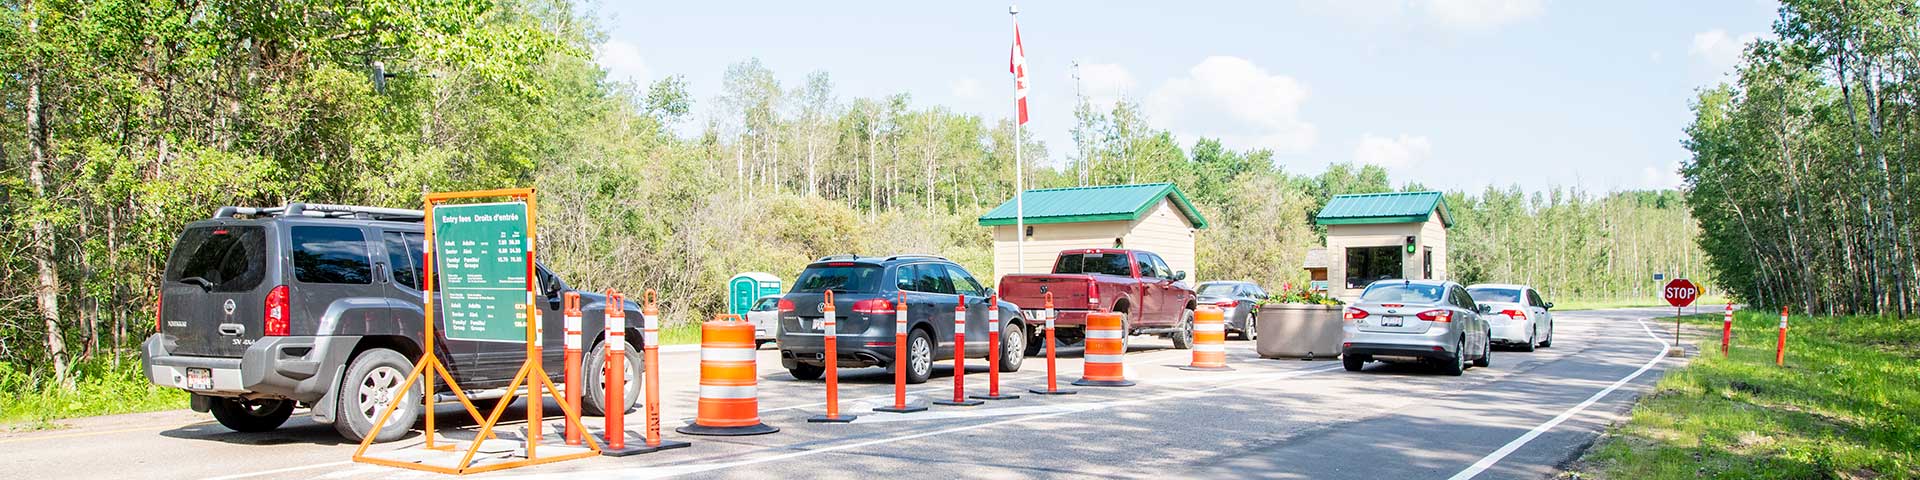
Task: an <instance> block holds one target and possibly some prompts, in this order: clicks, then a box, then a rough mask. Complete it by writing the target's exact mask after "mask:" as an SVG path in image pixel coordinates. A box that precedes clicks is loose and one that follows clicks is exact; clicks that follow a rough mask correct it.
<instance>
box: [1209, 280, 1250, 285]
mask: <svg viewBox="0 0 1920 480" xmlns="http://www.w3.org/2000/svg"><path fill="white" fill-rule="evenodd" d="M1216 283H1219V284H1227V283H1230V284H1234V285H1253V282H1249V281H1246V280H1212V281H1206V282H1200V284H1201V285H1213V284H1216Z"/></svg>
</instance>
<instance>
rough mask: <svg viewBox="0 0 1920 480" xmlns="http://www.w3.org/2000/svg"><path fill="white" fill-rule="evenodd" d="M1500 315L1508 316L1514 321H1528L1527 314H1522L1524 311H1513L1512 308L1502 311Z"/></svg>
mask: <svg viewBox="0 0 1920 480" xmlns="http://www.w3.org/2000/svg"><path fill="white" fill-rule="evenodd" d="M1500 314H1501V315H1506V316H1507V318H1511V319H1514V320H1526V319H1527V312H1522V311H1519V310H1514V309H1511V308H1509V309H1506V310H1501V311H1500Z"/></svg>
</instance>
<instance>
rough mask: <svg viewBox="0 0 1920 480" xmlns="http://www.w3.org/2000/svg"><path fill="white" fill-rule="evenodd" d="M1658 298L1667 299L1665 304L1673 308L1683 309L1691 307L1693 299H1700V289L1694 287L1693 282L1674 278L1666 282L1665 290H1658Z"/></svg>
mask: <svg viewBox="0 0 1920 480" xmlns="http://www.w3.org/2000/svg"><path fill="white" fill-rule="evenodd" d="M1660 296H1661V298H1665V299H1667V304H1668V305H1673V306H1674V308H1680V307H1685V306H1687V305H1692V304H1693V301H1694V299H1697V298H1699V297H1700V287H1696V286H1694V285H1693V282H1690V281H1687V279H1684V278H1676V279H1673V281H1671V282H1667V286H1666V288H1662V289H1661V290H1660Z"/></svg>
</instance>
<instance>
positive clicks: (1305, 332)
mask: <svg viewBox="0 0 1920 480" xmlns="http://www.w3.org/2000/svg"><path fill="white" fill-rule="evenodd" d="M1345 309H1346V307H1345V306H1343V305H1319V304H1307V303H1273V304H1267V305H1261V306H1260V311H1259V313H1258V317H1257V318H1258V320H1257V321H1255V322H1254V328H1255V329H1257V330H1259V331H1260V338H1259V339H1258V340H1256V341H1255V342H1254V347H1253V348H1254V351H1255V352H1258V353H1259V354H1260V356H1261V357H1265V358H1305V359H1316V358H1318V359H1333V358H1338V357H1339V356H1340V337H1341V335H1342V332H1341V323H1342V322H1343V321H1344V320H1345V319H1344V318H1343V317H1342V312H1343V311H1345Z"/></svg>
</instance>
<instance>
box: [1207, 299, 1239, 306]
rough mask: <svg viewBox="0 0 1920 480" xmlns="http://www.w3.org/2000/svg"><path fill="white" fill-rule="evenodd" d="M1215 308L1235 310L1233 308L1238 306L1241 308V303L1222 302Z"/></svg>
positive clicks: (1234, 301) (1236, 301)
mask: <svg viewBox="0 0 1920 480" xmlns="http://www.w3.org/2000/svg"><path fill="white" fill-rule="evenodd" d="M1213 306H1216V307H1220V308H1233V307H1238V306H1240V301H1239V300H1228V301H1225V302H1220V303H1215V304H1213Z"/></svg>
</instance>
